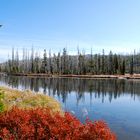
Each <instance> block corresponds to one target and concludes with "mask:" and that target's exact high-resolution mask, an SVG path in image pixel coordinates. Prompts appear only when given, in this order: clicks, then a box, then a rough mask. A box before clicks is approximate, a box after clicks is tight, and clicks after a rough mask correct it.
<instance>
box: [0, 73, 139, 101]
mask: <svg viewBox="0 0 140 140" xmlns="http://www.w3.org/2000/svg"><path fill="white" fill-rule="evenodd" d="M0 82H1V84H6V85H9V86H11V87H13V88H18V89H30V90H33V91H35V92H39V91H40V89H42V91H43V93H44V94H49V95H51V96H57V97H58V98H59V97H61V98H62V102H63V103H66V102H67V98H68V95H69V94H70V93H71V92H75V94H76V100H77V103H78V102H79V101H80V100H84V98H85V94H87V93H88V94H89V95H90V99H92V97H93V96H94V98H101V100H102V103H103V102H104V100H105V98H106V97H108V99H109V101H110V102H111V101H112V99H117V98H119V97H120V95H124V94H129V95H131V98H133V99H134V100H135V95H137V96H140V82H139V81H136V80H124V79H122V80H116V79H94V80H92V79H73V78H46V79H45V78H31V77H30V78H29V77H10V76H8V77H7V76H5V77H4V76H0Z"/></svg>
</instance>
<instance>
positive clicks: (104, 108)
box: [0, 76, 140, 140]
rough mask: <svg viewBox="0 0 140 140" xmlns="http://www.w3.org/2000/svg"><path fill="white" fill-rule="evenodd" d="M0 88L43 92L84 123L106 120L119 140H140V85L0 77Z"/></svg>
mask: <svg viewBox="0 0 140 140" xmlns="http://www.w3.org/2000/svg"><path fill="white" fill-rule="evenodd" d="M0 85H6V86H10V87H12V88H17V89H20V90H24V89H30V90H32V91H35V92H43V93H44V94H46V95H50V96H52V97H54V98H55V99H57V100H58V101H59V102H61V104H62V107H63V109H64V110H66V111H70V112H71V113H73V114H74V115H76V116H77V117H78V118H79V119H80V120H81V121H82V122H84V121H85V119H86V118H87V117H88V118H90V119H92V120H105V121H106V122H107V123H108V125H109V126H110V128H111V129H112V130H113V131H114V132H115V133H116V134H117V137H118V139H119V140H140V81H139V80H116V79H73V78H46V79H45V78H29V77H10V76H0Z"/></svg>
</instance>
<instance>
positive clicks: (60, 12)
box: [0, 0, 140, 61]
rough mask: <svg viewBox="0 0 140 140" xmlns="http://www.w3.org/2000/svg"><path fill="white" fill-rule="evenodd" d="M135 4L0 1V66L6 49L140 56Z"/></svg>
mask: <svg viewBox="0 0 140 140" xmlns="http://www.w3.org/2000/svg"><path fill="white" fill-rule="evenodd" d="M139 7H140V0H0V24H2V25H3V26H2V27H1V28H0V61H3V60H5V59H7V58H8V54H9V55H10V54H11V49H12V48H15V49H18V50H19V51H21V50H22V49H23V48H26V49H29V50H30V49H31V48H32V47H33V48H34V49H35V50H37V51H43V50H44V49H46V50H47V51H49V50H51V52H54V53H56V52H58V51H61V52H62V50H63V48H64V47H65V48H67V50H68V52H69V53H70V54H76V53H77V48H79V49H80V50H81V51H82V50H85V52H86V53H89V52H90V50H91V48H92V51H93V53H101V52H102V49H104V50H105V52H106V53H108V52H109V51H110V50H112V51H113V52H114V53H122V54H127V53H132V52H133V51H134V49H135V50H136V51H138V52H139V51H140V8H139Z"/></svg>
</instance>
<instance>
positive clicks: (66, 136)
mask: <svg viewBox="0 0 140 140" xmlns="http://www.w3.org/2000/svg"><path fill="white" fill-rule="evenodd" d="M0 138H2V139H6V140H13V139H14V140H15V139H17V140H25V139H28V140H115V139H116V137H115V135H114V134H113V133H112V132H111V131H110V129H109V128H108V127H107V125H106V124H105V123H104V122H103V121H95V122H91V121H87V122H86V123H85V124H82V123H81V122H80V121H79V120H78V119H76V118H75V117H74V116H72V115H71V114H70V113H67V112H66V113H65V114H64V115H60V114H59V113H56V114H53V115H52V113H51V111H50V110H48V109H42V108H37V109H32V110H23V109H18V108H13V109H12V110H10V111H8V112H5V113H2V114H0Z"/></svg>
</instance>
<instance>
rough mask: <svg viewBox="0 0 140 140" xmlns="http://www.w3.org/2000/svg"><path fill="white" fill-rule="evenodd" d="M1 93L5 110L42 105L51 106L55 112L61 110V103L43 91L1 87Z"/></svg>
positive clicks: (44, 106)
mask: <svg viewBox="0 0 140 140" xmlns="http://www.w3.org/2000/svg"><path fill="white" fill-rule="evenodd" d="M0 95H1V96H3V97H2V98H1V102H2V103H3V104H4V110H10V109H11V108H12V107H13V106H17V107H19V108H22V109H30V108H37V107H42V108H49V109H51V110H52V111H53V112H61V106H60V103H58V102H57V101H56V100H55V99H53V98H52V97H50V96H47V95H43V94H41V93H33V92H31V91H29V90H26V91H19V90H15V89H10V88H7V87H0Z"/></svg>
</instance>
